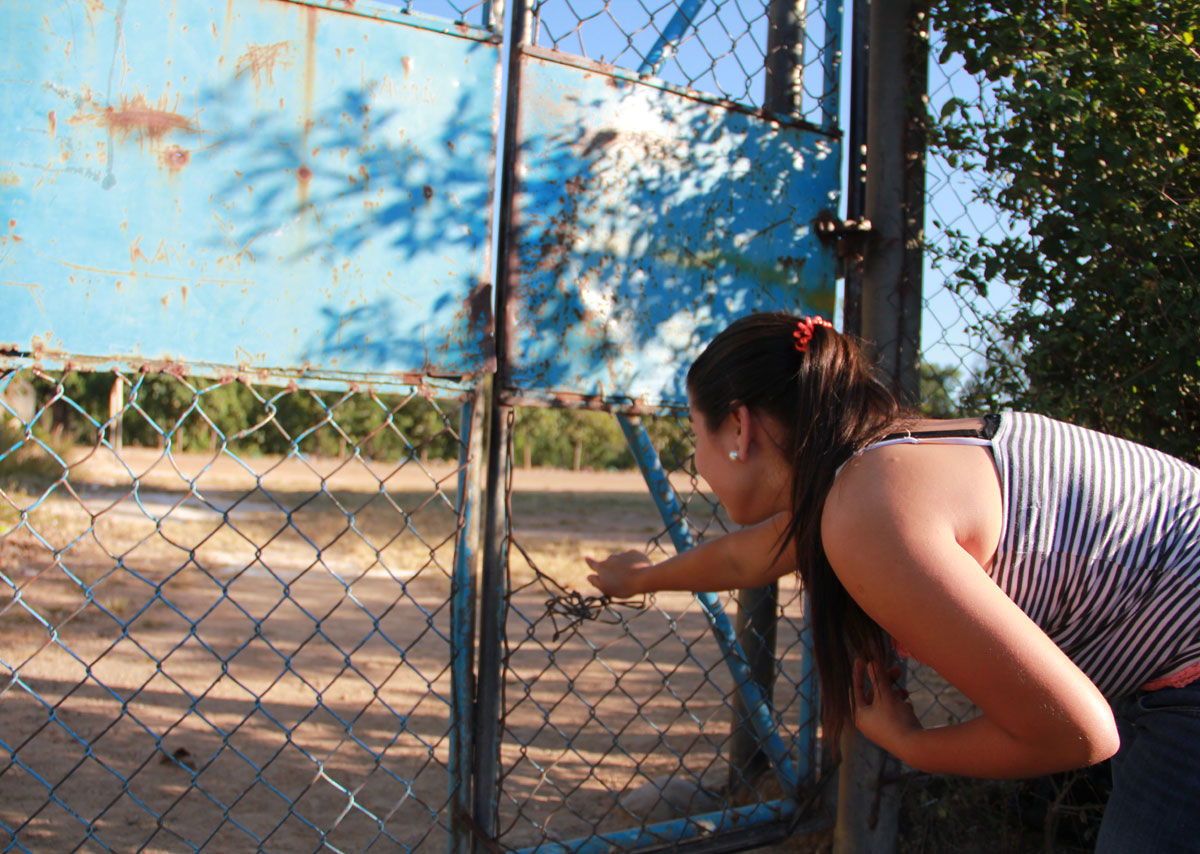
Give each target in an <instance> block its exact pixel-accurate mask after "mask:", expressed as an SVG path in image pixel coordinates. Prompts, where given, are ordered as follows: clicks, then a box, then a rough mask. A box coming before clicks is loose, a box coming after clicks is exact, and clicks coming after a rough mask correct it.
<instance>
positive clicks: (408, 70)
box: [400, 56, 413, 75]
mask: <svg viewBox="0 0 1200 854" xmlns="http://www.w3.org/2000/svg"><path fill="white" fill-rule="evenodd" d="M400 67H401V68H403V69H404V73H405V75H409V74H412V70H413V58H412V57H411V56H402V57H400Z"/></svg>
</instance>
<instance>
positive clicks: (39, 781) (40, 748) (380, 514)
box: [0, 448, 966, 852]
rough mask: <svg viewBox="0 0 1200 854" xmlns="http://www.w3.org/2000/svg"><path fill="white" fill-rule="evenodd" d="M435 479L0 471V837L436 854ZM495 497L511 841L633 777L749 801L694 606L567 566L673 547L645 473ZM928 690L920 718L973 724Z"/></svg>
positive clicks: (594, 819) (442, 820)
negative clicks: (504, 554) (506, 559)
mask: <svg viewBox="0 0 1200 854" xmlns="http://www.w3.org/2000/svg"><path fill="white" fill-rule="evenodd" d="M457 482H458V472H457V471H456V469H455V468H454V467H453V466H451V465H448V464H445V463H436V464H433V463H430V464H422V463H420V462H419V461H416V460H410V461H407V462H406V463H404V464H403V465H396V464H391V463H389V464H384V463H375V462H370V461H365V460H361V459H352V460H338V459H313V458H306V459H304V460H301V459H295V458H292V459H278V458H266V457H257V458H237V457H233V456H229V455H219V456H206V455H201V454H178V453H175V454H171V455H165V454H164V453H163V452H162V451H159V450H154V449H143V448H127V449H125V450H124V452H123V453H122V455H121V457H120V458H117V457H116V456H114V455H112V454H104V453H99V452H96V453H92V454H91V455H88V456H85V455H84V454H83V453H82V452H80V453H78V454H76V455H75V457H74V458H73V462H72V467H71V471H70V476H69V478H68V480H67V481H66V482H65V483H61V484H59V485H57V486H54V487H53V488H50V487H49V486H48V485H47V484H41V485H33V484H30V483H25V484H23V485H19V484H8V485H5V486H4V488H3V499H4V500H0V531H3V533H0V572H2V573H3V579H6V580H7V583H4V584H2V585H0V661H2V663H3V665H4V668H5V670H4V671H3V673H4V676H5V680H4V683H3V684H2V685H0V747H2V748H3V751H4V760H5V763H4V764H3V766H0V842H4V843H5V844H6V845H9V846H10V847H12V848H14V849H15V850H27V851H31V852H60V851H72V850H79V851H89V852H90V851H145V852H177V851H221V852H236V851H254V850H263V851H278V852H297V851H317V850H338V851H393V850H421V851H432V850H438V851H441V850H443V849H444V847H445V845H446V837H447V834H448V833H449V832H450V830H449V828H450V826H451V822H450V813H451V801H452V796H451V774H450V773H449V771H448V769H449V768H450V767H452V764H453V757H452V755H451V750H452V747H451V737H450V730H451V697H452V688H453V686H452V680H451V643H450V636H451V619H450V616H451V615H450V612H451V607H450V591H451V577H452V574H453V572H454V554H455V542H456V539H457V536H458V533H459V527H458V524H457V517H456V513H455V500H456V495H457ZM677 487H678V488H679V490H680V492H681V494H683V495H684V496H685V497H687V498H688V500H689V501H691V502H695V504H694V505H692V509H693V510H696V511H697V512H698V513H699V511H701V510H704V509H705V508H707V507H708V503H707V502H708V501H710V500H711V499H710V497H707V496H705V495H703V494H702V493H697V492H695V491H694V490H695V487H694V484H692V483H691V482H689V481H687V479H686V478H684V479H682V480H681V481H680V482H679V483H678V484H677ZM511 510H512V516H511V519H512V537H511V541H510V567H511V568H510V573H509V583H510V585H511V591H510V592H511V598H510V609H509V611H508V612H507V621H506V625H507V630H506V637H505V645H504V650H503V652H504V656H505V658H504V661H505V686H504V698H503V703H502V707H501V710H500V715H501V720H500V731H501V734H502V736H503V740H502V742H501V748H500V773H501V780H500V788H499V799H500V825H499V831H500V834H501V841H502V842H503V844H504V845H505V846H506V847H511V848H517V849H519V848H522V847H525V846H530V845H534V844H538V843H539V842H542V841H545V840H546V839H558V840H569V839H576V838H580V837H586V836H588V835H590V834H592V833H596V832H608V831H619V830H621V829H623V828H628V827H631V826H636V825H637V824H639V823H640V822H641V821H642V820H643V819H644V818H645V816H639V815H635V814H631V813H630V812H629V811H628V809H626V808H625V806H626V805H627V803H628V802H627V800H626V799H627V796H628V794H629V793H630V792H632V791H634V790H636V789H638V788H639V787H642V788H643V791H644V790H645V787H646V786H647V784H650V782H651V781H653V780H661V779H663V778H664V777H666V778H671V779H676V780H682V781H683V782H684V783H686V784H687V785H690V786H691V787H692V788H693V789H694V790H696V791H698V792H700V791H703V792H707V793H709V794H710V795H711V796H712V797H713V798H715V801H713V803H716V804H718V805H723V804H727V803H730V802H732V800H733V799H737V798H740V799H741V800H740V801H739V802H746V801H747V800H748V801H750V802H753V801H754V800H755V799H756V798H758V799H761V798H768V797H771V796H772V795H771V794H770V793H769V789H770V786H769V785H768V786H766V787H765V788H763V789H762V791H761V793H760V794H754V792H753V791H752V790H749V789H748V788H747V786H746V785H744V783H745V781H742V783H743V785H731V784H730V770H729V761H728V760H729V755H728V751H729V747H728V744H727V739H728V735H729V729H730V719H731V711H730V708H729V705H728V702H727V701H726V699H725V698H726V697H727V696H728V695H729V694H730V692H731V690H732V679H731V677H730V676H729V673H728V671H727V669H726V668H725V666H724V665H723V663H722V658H721V654H720V651H719V649H718V647H717V644H716V643H715V642H714V641H713V640H712V635H711V632H710V631H709V629H708V625H707V620H706V619H705V617H704V615H703V613H702V612H701V611H700V609H699V608H698V606H697V605H696V603H695V601H694V599H693V598H692V597H690V596H687V595H683V594H665V595H659V596H657V597H655V598H653V599H651V600H648V601H646V602H644V603H635V604H633V605H629V606H620V607H615V608H612V609H608V610H602V609H598V608H597V607H596V605H595V603H594V602H589V601H588V600H586V599H585V598H583V597H587V596H590V595H592V594H593V593H594V592H595V591H593V590H591V589H590V588H589V587H588V585H587V584H586V582H585V581H584V576H585V575H586V567H585V565H584V563H583V556H584V555H587V554H604V553H607V552H609V551H612V550H618V549H624V548H647V547H649V548H651V549H659V548H661V549H666V548H669V542H668V541H667V539H666V538H665V537H663V536H661V534H662V527H663V526H662V522H661V521H660V520H659V518H658V515H657V513H656V511H655V508H654V505H653V502H652V501H651V499H650V497H649V496H648V494H647V492H646V487H645V485H644V483H643V482H642V480H641V478H640V476H639V475H638V474H637V473H607V472H605V473H597V472H583V473H573V472H561V471H545V470H529V471H525V470H517V471H515V472H514V473H513V487H512V498H511ZM700 517H701V518H704V517H703V514H702V513H700ZM708 519H709V521H710V523H711V524H713V525H716V526H718V527H719V520H716V519H715V518H713V517H711V513H710V514H709V516H708ZM572 591H576V592H577V593H578V594H579V595H578V596H576V597H575V599H574V601H573V603H574V605H575V606H576V608H575V612H574V616H572V613H570V609H569V607H568V606H569V605H570V604H571V603H572V600H571V598H570V597H571V593H572ZM781 598H782V600H783V606H782V607H783V609H784V614H785V616H786V617H787V619H785V620H784V621H783V622H782V623H781V627H780V637H779V650H780V661H781V664H780V672H779V677H778V682H777V689H776V694H775V698H776V704H777V706H778V707H779V710H780V716H781V720H783V722H784V728H783V732H782V734H783V736H784V738H785V741H788V742H789V743H791V740H792V739H795V738H796V737H797V733H798V732H800V731H801V723H802V718H803V719H805V720H808V719H809V714H808V712H807V711H806V710H805V709H804V708H803V707H802V704H801V703H800V702H799V696H800V693H801V687H800V686H801V684H802V680H803V678H804V675H803V673H804V671H803V667H804V661H803V655H802V654H801V646H800V644H799V641H798V637H797V635H796V627H797V626H798V624H799V622H800V620H801V619H802V609H801V605H800V598H799V596H798V595H797V592H796V590H795V588H794V585H790V584H785V585H784V591H783V593H782V594H781ZM589 609H590V613H588V614H586V616H588V617H590V618H589V619H576V617H579V616H580V613H581V611H588V610H589ZM728 610H729V612H730V614H731V615H732V614H733V612H734V611H735V606H734V605H733V604H732V603H728ZM928 678H930V679H936V677H933V676H931V677H928ZM933 687H934V690H933V692H930V691H927V690H922V691H921V692H919V694H918V702H919V705H921V706H922V707H924V708H931V709H932V708H934V707H935V705H936V702H937V700H936V698H937V697H938V696H940V697H941V702H944V703H950V704H953V708H952V710H951V711H950V712H949V714H955V715H957V714H964V713H966V710H965V709H964V708H962V707H961V706H960V705H958V704H959V703H960V702H961V701H954V700H949V699H948V697H949V695H948V694H939V692H940V691H941V686H937V685H934V686H933ZM809 722H810V723H811V721H809ZM792 752H793V753H794V755H797V756H799V755H802V754H803V753H805V751H802V750H800V748H799V746H798V745H796V744H792ZM776 793H777V788H776ZM697 803H699V802H697ZM662 808H663V807H662V806H661V805H660V807H659V809H660V814H661V809H662ZM686 812H687V810H686V807H685V808H684V810H683V811H682V812H678V815H679V816H680V817H682V815H684V814H686ZM668 815H669V813H668ZM14 843H15V844H14ZM799 844H800V843H799V842H798V841H796V842H793V843H790V844H789V845H787V846H785V849H786V850H793V851H794V850H799V849H798V848H797V845H799ZM827 845H828V837H827V835H825V836H819V837H817V838H815V839H809V840H806V841H805V842H804V846H805V848H806V850H818V849H822V848H824V847H826V846H827ZM785 849H781V850H785Z"/></svg>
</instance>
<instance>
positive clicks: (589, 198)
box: [510, 81, 837, 405]
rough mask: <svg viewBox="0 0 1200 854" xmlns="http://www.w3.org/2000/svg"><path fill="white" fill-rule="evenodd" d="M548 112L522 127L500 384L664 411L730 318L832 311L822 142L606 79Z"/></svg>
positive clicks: (830, 174)
mask: <svg viewBox="0 0 1200 854" xmlns="http://www.w3.org/2000/svg"><path fill="white" fill-rule="evenodd" d="M614 92H615V94H614ZM559 106H560V111H559V112H560V113H561V114H563V115H566V116H571V115H574V116H578V117H583V121H579V122H572V121H570V120H569V119H567V120H563V121H557V115H556V114H551V115H549V116H548V117H547V118H546V119H545V120H540V119H535V120H532V121H528V122H526V124H525V126H524V128H523V130H524V131H525V134H524V137H523V139H522V145H521V149H520V154H521V158H522V166H521V169H520V175H521V182H520V185H519V195H518V206H519V209H520V213H519V215H518V221H519V222H520V224H521V229H520V232H519V235H518V237H519V239H518V242H517V256H518V266H519V276H518V278H517V281H518V282H519V286H518V288H517V292H516V293H515V294H514V299H515V312H514V317H515V323H516V330H515V332H514V335H513V338H514V341H515V344H514V346H513V348H512V350H513V352H512V354H511V355H512V371H511V378H510V381H511V383H512V384H514V385H516V386H519V387H522V388H534V389H551V390H564V391H566V390H570V391H582V392H584V393H589V394H600V395H602V396H604V397H608V398H621V397H638V398H643V399H646V400H647V402H653V403H670V404H675V405H679V404H682V403H683V402H684V401H685V400H686V392H685V390H684V388H683V387H682V386H683V376H684V373H685V371H686V368H687V365H688V363H690V361H691V359H692V358H694V357H695V355H696V354H697V353H698V352H699V350H700V348H701V347H702V346H703V345H704V344H705V343H706V342H707V341H708V340H711V338H712V337H713V336H714V335H715V334H716V333H717V332H718V331H720V329H722V328H724V326H726V325H727V324H728V323H729V322H730V321H731V320H733V319H734V318H736V317H738V316H740V315H742V314H745V313H747V312H749V311H752V310H760V309H772V308H782V309H788V310H793V311H797V310H804V311H819V312H821V313H823V314H832V309H833V304H832V302H833V283H832V271H831V268H830V267H831V265H830V264H829V263H828V260H829V259H828V255H827V250H826V249H825V248H824V247H820V246H819V245H818V244H817V241H816V238H815V232H814V229H813V227H812V226H813V221H814V220H815V219H816V216H817V214H818V213H819V212H820V211H821V210H822V209H830V208H835V207H836V201H837V199H836V195H835V193H836V182H837V171H836V170H837V167H836V148H835V147H834V146H833V145H831V144H829V143H828V141H824V140H820V139H818V138H817V137H816V136H815V135H814V134H812V133H810V132H801V131H799V130H797V129H794V128H780V127H779V126H778V125H776V124H773V123H770V122H767V121H765V120H763V119H761V118H759V117H754V116H749V115H746V114H745V113H741V112H737V111H733V110H728V109H726V108H723V107H716V106H713V105H711V104H701V103H699V102H697V101H693V100H690V99H686V98H681V97H679V96H678V95H673V94H668V93H662V92H659V91H658V90H651V89H648V88H647V87H642V86H638V85H636V84H621V83H618V82H616V81H610V82H609V83H607V84H606V85H605V87H604V90H603V91H602V92H600V93H599V94H596V95H594V96H591V97H589V96H588V94H587V93H583V92H580V93H577V94H573V95H569V96H567V97H566V98H565V99H564V103H560V105H559ZM535 124H537V125H538V130H536V131H533V130H531V128H532V126H534V125H535Z"/></svg>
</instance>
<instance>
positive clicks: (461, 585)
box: [448, 383, 487, 854]
mask: <svg viewBox="0 0 1200 854" xmlns="http://www.w3.org/2000/svg"><path fill="white" fill-rule="evenodd" d="M486 389H487V386H486V384H482V383H481V384H480V385H477V386H476V387H475V388H474V389H473V390H472V392H471V395H470V397H469V398H468V399H467V401H466V403H464V404H463V409H462V413H461V425H462V426H461V429H460V434H459V435H460V436H461V441H462V447H461V448H460V451H459V461H458V462H459V466H460V469H459V474H458V495H457V496H456V499H457V500H456V503H457V505H458V508H457V509H458V517H459V520H458V524H459V531H458V539H457V542H456V545H455V555H454V576H453V579H452V581H451V591H450V627H451V628H450V634H451V650H450V656H451V662H452V664H451V673H450V681H451V708H452V710H453V711H452V713H451V720H452V721H453V727H452V729H451V731H450V792H449V795H450V802H451V804H452V805H453V809H454V810H455V811H456V812H457V814H459V815H466V814H469V813H470V810H471V757H472V739H471V736H472V731H473V728H474V704H475V679H474V664H475V581H476V576H477V574H478V565H479V547H480V537H479V532H480V525H479V515H480V514H479V510H480V504H481V496H482V492H483V466H484V456H483V449H484V443H483V429H484V422H483V414H484V408H485V407H484V401H485V399H486V398H485V394H486ZM470 847H471V846H470V836H469V834H468V833H467V829H466V827H465V826H464V824H463V822H461V821H451V822H450V837H449V846H448V851H449V854H466V852H467V851H469V850H470Z"/></svg>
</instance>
